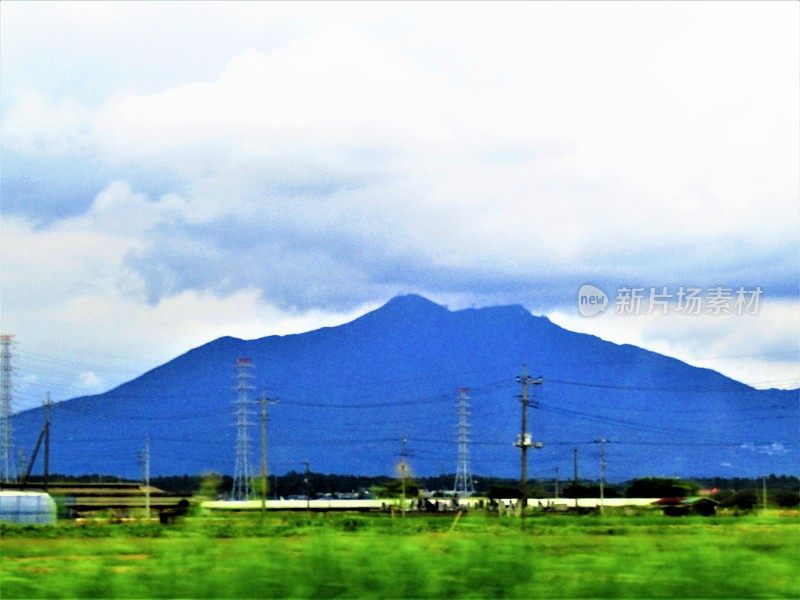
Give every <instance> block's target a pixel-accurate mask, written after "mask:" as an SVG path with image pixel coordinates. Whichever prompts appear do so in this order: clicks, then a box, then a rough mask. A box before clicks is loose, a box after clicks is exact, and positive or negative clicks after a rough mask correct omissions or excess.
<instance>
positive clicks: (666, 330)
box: [547, 290, 800, 388]
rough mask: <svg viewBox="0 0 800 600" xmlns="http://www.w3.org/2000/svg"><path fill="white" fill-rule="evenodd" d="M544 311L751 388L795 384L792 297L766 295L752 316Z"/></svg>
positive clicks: (799, 366)
mask: <svg viewBox="0 0 800 600" xmlns="http://www.w3.org/2000/svg"><path fill="white" fill-rule="evenodd" d="M576 293H577V290H576ZM612 302H613V300H612ZM612 308H613V304H612ZM547 316H548V317H549V318H550V319H551V320H552V321H553V322H554V323H556V324H558V325H561V326H562V327H566V328H567V329H570V330H572V331H579V332H582V333H590V334H593V335H596V336H598V337H600V338H602V339H604V340H608V341H611V342H615V343H618V344H626V343H627V344H634V345H637V346H640V347H642V348H647V349H648V350H652V351H654V352H659V353H661V354H665V355H667V356H673V357H675V358H678V359H680V360H682V361H684V362H687V363H689V364H691V365H694V366H697V367H703V368H708V369H713V370H715V371H719V372H720V373H722V374H724V375H727V376H729V377H733V378H734V379H737V380H739V381H742V382H744V383H747V384H750V385H753V386H754V387H758V388H797V387H800V347H798V343H797V340H798V338H800V300H797V299H787V298H770V297H769V296H768V295H767V297H766V298H763V299H762V304H761V307H760V310H759V312H758V314H755V315H749V314H744V315H723V316H712V315H681V314H675V313H674V312H670V313H669V314H666V315H662V314H658V313H654V314H642V315H618V314H615V313H614V311H613V310H612V309H609V310H608V311H607V312H605V313H603V314H601V315H596V316H594V317H591V318H586V317H582V316H580V315H579V314H578V312H577V309H573V310H568V309H561V310H555V311H552V312H550V313H548V315H547Z"/></svg>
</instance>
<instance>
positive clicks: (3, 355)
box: [0, 334, 17, 483]
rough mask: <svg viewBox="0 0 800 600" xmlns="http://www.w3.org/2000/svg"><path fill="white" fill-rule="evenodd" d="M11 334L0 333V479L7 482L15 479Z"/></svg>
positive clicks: (12, 337)
mask: <svg viewBox="0 0 800 600" xmlns="http://www.w3.org/2000/svg"><path fill="white" fill-rule="evenodd" d="M13 339H14V336H13V334H2V335H0V379H2V381H0V481H3V482H4V483H8V482H10V481H15V480H16V479H17V472H16V471H17V469H16V464H15V463H16V458H15V457H14V442H13V438H12V435H11V398H12V395H13V392H14V384H13V382H12V380H11V375H12V374H13V373H14V367H13V366H12V365H11V343H12V341H13Z"/></svg>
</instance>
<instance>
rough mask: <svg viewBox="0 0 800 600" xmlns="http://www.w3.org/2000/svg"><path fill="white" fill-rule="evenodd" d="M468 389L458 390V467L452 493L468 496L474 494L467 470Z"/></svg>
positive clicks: (468, 470) (473, 487)
mask: <svg viewBox="0 0 800 600" xmlns="http://www.w3.org/2000/svg"><path fill="white" fill-rule="evenodd" d="M468 418H469V388H460V389H459V390H458V435H457V439H458V467H457V468H456V482H455V485H454V486H453V493H454V494H455V495H456V496H468V495H471V494H474V493H475V486H474V484H473V482H472V473H471V472H470V469H469V420H468Z"/></svg>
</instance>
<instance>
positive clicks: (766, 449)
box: [739, 442, 789, 456]
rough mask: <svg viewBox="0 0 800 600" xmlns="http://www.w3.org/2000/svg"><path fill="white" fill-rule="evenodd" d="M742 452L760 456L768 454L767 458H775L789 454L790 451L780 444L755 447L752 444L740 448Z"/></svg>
mask: <svg viewBox="0 0 800 600" xmlns="http://www.w3.org/2000/svg"><path fill="white" fill-rule="evenodd" d="M739 448H740V449H742V450H750V451H751V452H757V453H759V454H766V455H767V456H775V455H779V454H787V453H788V452H789V451H788V450H787V449H786V447H785V446H784V445H783V444H781V443H780V442H772V443H771V444H760V445H755V444H751V443H749V442H748V443H746V444H742V445H741V446H739Z"/></svg>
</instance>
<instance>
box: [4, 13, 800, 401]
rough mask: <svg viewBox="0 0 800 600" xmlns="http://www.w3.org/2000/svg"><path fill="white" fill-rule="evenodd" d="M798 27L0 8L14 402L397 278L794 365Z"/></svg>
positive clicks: (344, 313)
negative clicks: (638, 296)
mask: <svg viewBox="0 0 800 600" xmlns="http://www.w3.org/2000/svg"><path fill="white" fill-rule="evenodd" d="M798 23H800V5H798V4H797V3H789V2H777V3H770V2H761V3H748V2H733V3H727V2H712V3H703V2H693V3H683V2H678V3H635V2H622V3H602V2H590V3H580V2H570V3H547V2H537V3H477V2H472V3H452V2H448V3H392V2H386V3H371V4H367V3H323V4H318V3H311V2H305V3H286V4H284V3H255V2H247V3H235V2H230V3H215V2H203V3H189V2H180V3H177V2H176V3H159V2H147V3H127V2H119V3H101V2H91V3H73V2H57V3H48V2H37V3H29V2H16V1H13V0H12V1H6V2H3V3H2V5H0V68H1V70H2V86H1V87H0V186H1V187H0V192H1V195H0V234H1V235H0V328H2V332H3V333H13V334H14V335H15V338H14V339H15V344H14V346H13V347H12V350H13V353H14V364H15V367H16V372H15V379H14V382H15V398H14V402H15V408H16V409H23V408H27V407H29V406H34V405H37V404H38V403H40V402H41V399H42V397H43V395H44V393H45V392H46V391H48V390H49V391H51V393H52V395H53V397H54V398H55V399H65V398H69V397H72V396H75V395H80V394H87V393H95V392H100V391H104V390H106V389H108V388H110V387H112V386H114V385H118V384H119V383H122V382H124V381H126V380H128V379H131V378H133V377H136V376H137V375H139V374H141V373H142V372H144V371H145V370H147V369H150V368H152V367H155V366H157V365H159V364H161V363H163V362H165V361H167V360H169V359H171V358H173V357H174V356H176V355H178V354H181V353H182V352H185V351H186V350H188V349H190V348H192V347H196V346H198V345H200V344H203V343H205V342H207V341H210V340H212V339H215V338H217V337H219V336H222V335H232V336H237V337H242V338H247V339H253V338H258V337H262V336H265V335H271V334H286V333H297V332H302V331H308V330H311V329H315V328H318V327H321V326H328V325H335V324H339V323H344V322H347V321H349V320H352V319H353V318H355V317H357V316H359V315H361V314H363V313H365V312H367V311H369V310H372V309H374V308H376V307H378V306H380V305H381V304H383V303H385V302H386V301H388V300H389V299H390V298H392V297H393V296H395V295H397V294H401V293H410V292H414V293H419V294H422V295H425V296H426V297H428V298H430V299H432V300H434V301H437V302H439V303H442V304H446V305H447V306H448V307H450V308H451V309H458V308H465V307H478V306H489V305H495V304H522V305H523V306H525V307H526V308H527V309H528V310H530V311H531V312H532V313H534V314H537V315H546V316H548V317H549V318H550V319H551V320H553V321H554V322H556V323H558V324H559V325H562V326H564V327H566V328H568V329H571V330H575V331H582V332H587V333H593V334H595V335H599V336H600V337H603V338H604V339H608V340H610V341H614V342H617V343H633V344H637V345H639V346H642V347H645V348H648V349H651V350H655V351H658V352H662V353H665V354H668V355H670V356H675V357H677V358H680V359H681V360H685V361H687V362H689V363H690V364H695V365H698V366H703V367H708V368H713V369H715V370H718V371H720V372H722V373H724V374H726V375H728V376H730V377H733V378H735V379H737V380H739V381H743V382H745V383H748V384H750V385H753V386H755V387H784V388H796V387H798V386H800V349H799V348H798V340H799V339H800V300H799V299H798V282H799V281H800V245H799V243H800V170H799V169H798V164H800V122H799V121H798V109H797V107H798V105H800V98H799V97H798V96H799V94H798V90H799V89H800V58H798V57H800V30H799V26H798ZM584 284H592V285H593V286H595V287H597V288H598V289H600V290H602V291H603V292H604V293H605V294H606V295H607V297H608V306H607V308H606V310H605V311H604V312H602V313H600V314H597V315H594V316H590V317H587V316H583V314H581V312H580V311H579V308H580V307H579V304H578V292H579V289H580V288H581V286H583V285H584ZM690 288H691V289H698V290H701V292H700V295H701V296H702V297H703V298H704V299H705V300H706V301H707V304H704V305H703V306H702V310H701V311H700V314H690V313H691V312H692V311H685V310H683V311H681V310H680V309H681V305H680V303H679V293H678V292H679V291H681V290H682V291H686V290H689V289H690ZM717 288H722V289H724V290H730V294H731V296H730V302H729V304H728V305H726V306H727V309H726V310H713V304H712V303H711V302H710V301H708V299H709V298H710V295H711V294H712V293H713V292H712V290H714V289H717ZM631 289H634V290H642V292H641V293H642V294H643V295H644V301H643V303H642V305H641V308H640V309H639V310H636V311H632V310H627V311H626V310H625V306H626V305H625V295H626V293H627V292H625V290H631ZM740 289H741V290H742V291H743V293H744V294H745V295H748V294H749V296H748V298H749V299H750V300H752V299H753V297H754V296H757V300H758V303H757V306H754V305H753V304H752V303H751V304H750V305H749V307H748V310H745V311H742V310H741V308H742V306H738V307H737V305H735V304H733V301H734V300H735V298H736V297H737V291H738V290H740ZM756 290H759V292H758V293H756ZM654 293H664V294H666V295H667V296H668V297H669V300H668V301H667V302H666V304H665V305H663V307H662V305H660V304H656V305H655V309H653V310H650V309H649V308H648V307H649V306H650V305H649V304H648V302H647V300H648V298H649V297H650V296H652V294H654ZM634 295H635V294H634ZM718 295H719V294H718ZM723 295H724V294H723ZM665 297H666V296H665ZM628 308H630V305H628ZM717 312H719V313H720V314H716V313H717ZM620 313H622V314H620ZM628 313H633V314H628ZM663 313H666V314H663Z"/></svg>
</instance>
